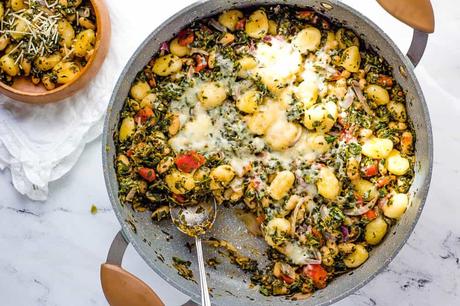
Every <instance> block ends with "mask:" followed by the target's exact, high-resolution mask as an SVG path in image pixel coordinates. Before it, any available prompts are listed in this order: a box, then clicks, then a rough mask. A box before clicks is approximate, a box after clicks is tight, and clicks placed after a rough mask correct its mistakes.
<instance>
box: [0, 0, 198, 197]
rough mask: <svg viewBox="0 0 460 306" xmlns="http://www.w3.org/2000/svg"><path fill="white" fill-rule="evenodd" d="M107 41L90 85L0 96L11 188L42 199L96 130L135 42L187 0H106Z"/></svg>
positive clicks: (2, 152) (1, 164)
mask: <svg viewBox="0 0 460 306" xmlns="http://www.w3.org/2000/svg"><path fill="white" fill-rule="evenodd" d="M106 2H107V4H108V6H109V10H110V15H111V22H112V42H111V47H110V51H109V55H108V56H107V58H106V61H105V63H104V65H103V67H102V69H101V70H100V72H99V73H98V75H97V76H96V78H95V79H94V80H93V81H92V82H91V83H90V85H89V86H88V87H87V88H86V89H85V90H83V91H81V92H79V93H77V95H75V96H74V97H71V98H69V99H67V100H65V101H62V102H59V103H56V104H49V105H28V104H25V103H21V102H16V101H13V100H11V99H9V98H6V97H5V96H0V170H3V169H5V168H9V169H10V171H11V179H12V183H13V185H14V187H15V188H16V189H17V190H18V191H19V192H20V193H22V194H25V195H27V196H28V197H29V198H30V199H33V200H40V201H44V200H46V198H47V196H48V184H49V182H52V181H54V180H57V179H59V178H60V177H62V176H63V175H64V174H66V173H67V172H68V171H69V170H70V169H72V167H73V166H74V165H75V163H76V162H77V160H78V158H79V156H80V154H81V153H82V151H83V149H84V147H85V145H86V144H87V143H88V142H90V141H92V140H94V139H95V138H97V137H98V136H99V135H100V134H101V132H102V123H103V118H104V114H105V111H106V108H107V104H108V102H109V99H110V95H111V93H112V89H113V87H114V85H115V82H116V80H117V78H118V76H119V74H120V72H121V70H122V69H123V66H124V65H125V63H126V61H127V60H128V59H129V57H130V55H131V54H132V53H133V52H134V50H135V49H136V47H137V46H138V45H139V44H140V43H141V42H142V40H143V39H145V37H146V36H147V35H148V34H149V33H150V32H152V31H153V30H154V29H155V28H156V27H157V26H158V25H159V24H160V23H161V22H163V21H164V20H165V19H166V18H167V17H168V16H170V15H171V14H173V13H174V12H175V11H177V10H179V9H180V8H182V7H184V6H185V5H187V4H189V3H191V2H192V1H190V0H181V1H171V3H168V5H164V6H163V7H162V8H161V9H158V8H157V9H155V8H154V7H155V6H156V5H157V4H156V3H153V2H152V1H149V0H136V1H134V2H133V1H106Z"/></svg>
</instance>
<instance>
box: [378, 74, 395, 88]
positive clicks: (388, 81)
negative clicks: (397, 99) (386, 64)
mask: <svg viewBox="0 0 460 306" xmlns="http://www.w3.org/2000/svg"><path fill="white" fill-rule="evenodd" d="M377 84H379V85H380V86H383V87H391V86H393V78H392V77H390V76H387V75H384V74H380V75H379V77H378V78H377Z"/></svg>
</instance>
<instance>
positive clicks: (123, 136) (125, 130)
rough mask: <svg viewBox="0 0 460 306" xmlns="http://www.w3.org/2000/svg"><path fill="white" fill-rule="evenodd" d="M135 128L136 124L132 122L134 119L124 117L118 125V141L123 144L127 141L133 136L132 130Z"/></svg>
mask: <svg viewBox="0 0 460 306" xmlns="http://www.w3.org/2000/svg"><path fill="white" fill-rule="evenodd" d="M135 128H136V123H135V122H134V118H132V117H126V118H124V119H123V121H122V122H121V125H120V131H119V133H118V139H119V140H120V142H124V141H125V140H127V139H128V138H129V137H131V135H133V134H134V129H135Z"/></svg>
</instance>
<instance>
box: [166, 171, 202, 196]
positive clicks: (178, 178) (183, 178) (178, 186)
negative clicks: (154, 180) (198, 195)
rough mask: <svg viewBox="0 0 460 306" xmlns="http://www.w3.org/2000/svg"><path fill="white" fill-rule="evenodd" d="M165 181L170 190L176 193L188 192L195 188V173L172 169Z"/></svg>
mask: <svg viewBox="0 0 460 306" xmlns="http://www.w3.org/2000/svg"><path fill="white" fill-rule="evenodd" d="M165 182H166V185H167V186H168V188H169V190H170V191H171V192H172V193H175V194H186V193H187V192H189V191H191V190H193V188H195V180H194V179H193V174H191V173H184V172H182V171H178V170H174V171H171V173H169V174H168V175H166V177H165Z"/></svg>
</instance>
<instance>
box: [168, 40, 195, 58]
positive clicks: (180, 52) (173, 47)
mask: <svg viewBox="0 0 460 306" xmlns="http://www.w3.org/2000/svg"><path fill="white" fill-rule="evenodd" d="M169 50H170V51H171V53H172V54H173V55H175V56H178V57H184V56H186V55H188V54H190V47H189V46H182V45H180V44H179V39H178V38H174V39H173V40H171V42H170V43H169Z"/></svg>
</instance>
